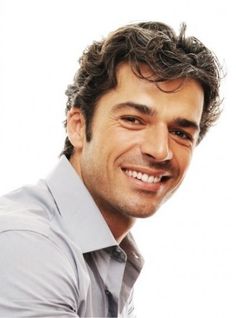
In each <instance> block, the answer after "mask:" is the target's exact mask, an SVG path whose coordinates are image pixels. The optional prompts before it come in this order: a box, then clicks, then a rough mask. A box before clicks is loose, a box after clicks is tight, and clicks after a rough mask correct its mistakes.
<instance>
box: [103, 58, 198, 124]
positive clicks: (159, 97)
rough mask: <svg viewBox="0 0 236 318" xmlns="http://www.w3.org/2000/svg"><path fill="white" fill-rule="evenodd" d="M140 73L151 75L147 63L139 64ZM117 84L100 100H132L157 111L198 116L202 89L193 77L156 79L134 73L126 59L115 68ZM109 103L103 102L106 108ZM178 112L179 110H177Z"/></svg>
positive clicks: (110, 102)
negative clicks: (151, 79) (155, 81)
mask: <svg viewBox="0 0 236 318" xmlns="http://www.w3.org/2000/svg"><path fill="white" fill-rule="evenodd" d="M141 71H142V74H143V75H144V76H145V77H146V76H147V77H149V78H151V76H152V73H151V72H150V69H149V68H148V67H147V66H142V69H141ZM116 75H117V86H116V87H115V88H114V89H112V90H110V91H109V92H108V93H106V94H104V95H103V96H102V98H101V100H102V102H103V103H104V104H105V103H106V102H107V104H109V105H110V106H112V105H115V104H119V103H125V102H127V101H128V102H133V103H139V104H143V105H147V106H148V107H150V108H152V109H153V110H155V111H156V112H159V111H167V110H168V112H172V113H173V112H175V111H176V110H177V111H178V112H184V114H185V115H186V116H190V117H195V120H198V119H199V120H200V117H201V113H202V108H203V102H204V93H203V89H202V87H201V85H200V84H199V83H198V82H197V81H195V80H193V79H185V80H184V79H176V80H171V81H165V82H161V83H158V85H157V84H156V83H154V82H150V81H148V80H145V79H141V78H139V77H137V76H136V75H135V74H134V72H133V71H132V69H131V67H130V66H129V64H128V63H123V64H120V65H119V66H118V68H117V74H116ZM108 108H109V106H108V105H106V110H108ZM178 115H179V114H178Z"/></svg>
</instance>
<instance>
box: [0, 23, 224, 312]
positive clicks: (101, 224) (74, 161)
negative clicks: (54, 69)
mask: <svg viewBox="0 0 236 318" xmlns="http://www.w3.org/2000/svg"><path fill="white" fill-rule="evenodd" d="M66 94H67V96H68V102H67V107H66V114H67V119H66V121H65V126H66V128H67V137H66V141H65V146H64V150H63V154H64V155H65V156H66V158H67V159H68V160H69V162H70V164H71V165H72V167H73V169H74V171H75V175H76V174H77V178H75V177H74V176H73V177H72V173H71V168H70V169H67V168H66V169H65V171H64V172H63V176H64V177H63V178H59V176H60V175H61V174H60V173H59V174H58V173H56V174H55V175H54V176H53V175H52V179H48V180H47V181H46V183H45V182H43V183H41V184H40V185H39V186H38V187H37V190H32V189H31V190H30V194H29V190H26V189H25V190H21V191H20V192H19V193H18V194H17V193H15V194H12V195H10V196H7V197H5V199H4V201H2V203H1V204H2V205H3V206H2V211H3V214H4V216H1V219H2V220H1V222H0V224H1V225H0V226H1V229H2V230H1V231H2V234H1V239H0V244H1V247H2V248H3V250H4V253H5V255H3V254H2V258H3V259H2V265H1V268H0V272H1V275H2V277H3V278H4V279H3V282H4V284H3V285H1V287H2V286H3V288H2V292H1V293H2V297H3V300H2V304H1V306H2V310H9V312H10V311H11V310H12V311H13V313H14V314H15V313H16V311H17V313H16V314H15V315H18V316H20V315H21V316H22V317H23V316H24V315H25V316H24V317H26V314H25V313H26V312H27V311H28V312H30V311H31V310H32V307H33V306H34V308H36V310H38V313H39V312H40V315H38V316H40V317H43V315H44V316H45V315H46V316H47V317H49V316H48V315H49V313H50V312H51V316H52V317H53V315H54V316H56V317H59V315H60V314H61V316H63V315H64V316H65V315H67V316H68V317H69V315H71V316H72V317H73V315H74V316H76V315H80V316H89V315H90V316H97V315H98V316H99V315H100V316H104V315H105V316H117V315H118V312H119V313H121V312H123V313H124V314H123V316H124V317H129V315H131V314H132V305H131V303H130V297H131V295H132V287H133V284H134V282H135V280H136V278H137V276H138V273H139V271H140V269H141V266H142V259H141V257H140V256H139V255H138V252H137V251H136V248H135V245H134V242H133V240H132V238H131V235H130V229H131V228H132V226H133V225H134V223H135V220H136V218H144V217H149V216H151V215H152V214H153V213H155V212H156V211H157V210H158V209H159V208H160V206H161V205H162V204H163V203H164V202H165V201H166V200H167V199H168V198H169V197H170V196H171V195H172V194H173V193H174V192H175V191H176V190H177V189H178V187H179V186H180V184H181V183H182V180H183V179H184V176H185V173H186V171H187V169H188V167H189V164H190V162H191V158H192V154H193V151H194V149H195V147H196V145H197V144H198V143H199V142H200V141H201V139H202V138H203V136H204V135H205V133H206V131H207V130H208V129H209V127H210V126H211V125H212V124H213V123H214V121H215V120H216V118H217V115H218V114H219V70H218V64H217V60H216V59H215V56H214V55H213V54H212V53H211V52H210V51H209V50H208V49H207V48H206V47H205V46H204V45H203V44H202V43H201V42H200V41H198V40H197V39H196V38H193V37H186V36H185V27H184V26H183V27H182V29H181V32H180V34H179V35H178V36H177V35H176V34H175V33H174V31H173V30H172V29H171V28H170V27H169V26H167V25H165V24H162V23H158V22H144V23H138V24H133V25H128V26H125V27H123V28H120V29H118V30H117V31H115V32H113V33H112V34H110V35H109V36H108V37H107V38H106V39H105V40H102V41H101V42H94V43H93V44H92V45H91V46H90V47H89V48H88V49H87V50H86V51H85V52H84V54H83V56H82V58H81V59H80V68H79V70H78V72H77V74H76V76H75V78H74V82H73V84H72V85H70V86H69V87H68V89H67V92H66ZM62 162H64V163H63V165H62V166H61V168H62V169H64V168H65V167H64V165H66V166H68V162H67V161H65V158H64V159H62ZM66 162H67V163H66ZM63 167H64V168H63ZM73 175H74V174H73ZM68 176H70V177H69V178H68ZM78 176H79V177H80V180H81V182H80V185H78ZM64 179H65V180H67V181H66V182H65V180H64ZM75 179H76V180H77V181H75ZM82 188H83V190H82ZM62 189H63V191H61V190H62ZM84 190H85V191H84ZM88 194H89V197H90V199H86V200H85V201H84V198H87V197H88ZM16 201H17V203H16ZM36 201H37V203H36ZM20 202H22V204H20ZM8 210H9V211H8ZM32 215H33V216H32ZM3 218H4V222H3ZM8 228H9V230H6V229H8ZM14 228H15V229H14ZM13 229H14V230H13ZM88 231H89V232H88ZM16 243H17V244H19V248H16V245H17V244H16ZM34 246H35V248H34ZM118 246H120V247H118ZM114 247H115V248H114ZM27 250H28V251H29V252H26V251H27ZM25 252H26V253H25ZM90 252H91V253H90ZM52 256H53V260H55V261H54V262H53V263H52V262H48V261H47V260H48V259H50V257H51V258H52ZM22 258H23V259H22ZM21 259H22V260H21ZM25 268H27V272H26V271H23V269H25ZM28 268H29V269H28ZM6 271H7V273H6ZM4 272H5V273H6V274H5V275H4V274H3V273H4ZM18 276H20V279H18ZM3 290H6V293H5V292H3ZM105 290H107V291H105ZM12 297H13V299H14V302H12ZM0 308H1V307H0ZM9 308H10V309H9ZM45 310H46V311H48V312H49V313H48V312H46V314H45ZM65 313H66V314H65ZM30 315H31V316H32V317H33V316H35V317H37V314H35V315H34V314H32V312H31V313H30V314H29V316H30ZM10 316H11V317H13V316H14V315H13V314H11V315H10ZM31 316H30V317H31ZM5 317H6V315H5Z"/></svg>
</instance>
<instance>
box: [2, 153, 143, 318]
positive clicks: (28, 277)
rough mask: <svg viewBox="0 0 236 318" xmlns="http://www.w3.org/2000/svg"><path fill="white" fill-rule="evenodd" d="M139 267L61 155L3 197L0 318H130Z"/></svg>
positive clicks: (131, 245) (131, 248)
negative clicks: (45, 173) (49, 168)
mask: <svg viewBox="0 0 236 318" xmlns="http://www.w3.org/2000/svg"><path fill="white" fill-rule="evenodd" d="M98 186H99V185H98ZM142 265H143V258H142V256H141V255H140V254H139V252H138V250H137V248H136V245H135V242H134V240H133V238H132V235H131V234H130V233H129V234H128V235H127V236H126V237H125V239H124V240H123V241H122V243H121V244H120V245H118V244H117V242H116V240H115V239H114V237H113V235H112V233H111V232H110V230H109V228H108V226H107V224H106V222H105V220H104V219H103V217H102V215H101V213H100V211H99V210H98V208H97V206H96V205H95V203H94V201H93V199H92V197H91V196H90V194H89V192H88V191H87V189H86V187H85V186H84V184H83V182H82V181H81V180H80V178H79V176H78V175H77V173H76V172H75V170H74V169H73V167H72V166H71V164H70V162H69V161H68V160H67V159H66V157H64V156H62V158H61V159H60V161H59V163H58V165H57V166H56V168H55V169H54V171H53V172H52V173H51V174H50V175H49V177H48V178H47V179H46V180H41V181H40V182H39V183H38V184H37V185H35V186H30V187H23V188H21V189H19V190H16V191H14V192H11V193H10V194H8V195H5V196H4V197H2V198H1V199H0V317H4V318H8V317H10V318H13V317H24V318H25V317H40V318H42V317H47V318H49V317H54V318H59V317H68V318H69V317H134V311H133V302H132V291H133V285H134V283H135V281H136V279H137V277H138V275H139V273H140V270H141V268H142Z"/></svg>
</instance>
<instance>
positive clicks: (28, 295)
mask: <svg viewBox="0 0 236 318" xmlns="http://www.w3.org/2000/svg"><path fill="white" fill-rule="evenodd" d="M0 286H1V287H0V317H4V318H14V317H16V318H23V317H24V318H26V317H36V318H39V317H40V318H43V317H47V318H50V317H51V318H52V317H53V318H60V317H66V318H72V317H73V318H74V317H79V316H78V314H77V312H78V299H79V290H78V282H77V278H76V275H75V272H74V270H73V268H72V266H71V263H70V261H69V260H68V258H67V257H66V256H65V254H64V253H63V251H62V250H60V248H58V246H57V245H56V244H55V243H54V242H53V241H51V240H50V239H49V238H48V237H47V236H44V235H42V234H40V233H37V232H33V231H22V230H10V231H5V232H2V233H0Z"/></svg>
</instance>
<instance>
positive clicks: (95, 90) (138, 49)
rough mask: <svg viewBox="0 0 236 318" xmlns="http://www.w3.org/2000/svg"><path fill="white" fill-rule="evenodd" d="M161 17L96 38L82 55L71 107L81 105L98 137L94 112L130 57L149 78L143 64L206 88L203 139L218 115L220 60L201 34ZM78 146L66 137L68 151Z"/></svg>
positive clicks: (156, 75)
mask: <svg viewBox="0 0 236 318" xmlns="http://www.w3.org/2000/svg"><path fill="white" fill-rule="evenodd" d="M185 29H186V26H185V25H184V24H183V25H182V26H181V30H180V34H179V35H176V34H175V32H174V31H173V29H171V28H170V27H169V26H167V25H165V24H163V23H160V22H142V23H137V24H131V25H127V26H124V27H121V28H119V29H118V30H116V31H114V32H112V33H111V34H110V35H109V36H108V37H107V38H106V39H104V40H102V41H100V42H94V43H93V44H92V45H91V46H89V47H88V48H87V50H85V51H84V53H83V55H82V57H81V58H80V68H79V70H78V71H77V73H76V75H75V77H74V83H73V84H72V85H69V86H68V89H67V91H66V95H67V96H68V101H67V108H66V112H67V111H68V110H69V109H71V107H78V108H80V109H81V111H82V112H83V114H84V116H85V119H86V135H87V140H88V141H89V140H90V139H91V137H92V129H91V127H92V118H93V114H94V111H95V108H96V103H97V101H98V100H99V98H100V97H101V96H102V95H103V94H105V93H106V92H107V91H109V90H110V89H112V88H114V87H115V86H116V85H117V78H116V71H117V66H118V65H119V64H120V63H122V62H128V63H129V64H130V66H131V67H132V70H133V71H134V73H135V74H136V75H137V76H139V77H141V78H143V77H144V74H143V73H142V71H141V69H140V66H141V65H142V64H145V65H147V66H148V67H150V69H151V70H152V71H153V76H152V77H151V78H146V79H147V80H150V81H154V82H156V83H160V82H162V81H166V80H171V79H178V78H182V79H184V78H192V79H195V80H197V81H198V82H199V83H200V84H201V86H202V88H203V90H204V108H203V113H202V118H201V124H200V133H199V139H198V142H200V141H201V139H202V138H203V137H204V136H205V134H206V132H207V130H208V129H209V128H210V127H211V126H212V125H213V124H214V122H215V121H216V119H217V117H218V115H219V113H220V110H219V105H220V101H219V80H220V78H219V64H218V61H217V59H216V57H215V56H214V54H213V53H212V52H211V51H210V50H209V49H208V48H206V47H205V46H204V45H203V44H202V43H201V42H200V41H199V40H197V39H196V38H195V37H185ZM72 152H73V146H72V145H71V143H70V140H69V139H68V138H66V141H65V146H64V150H63V154H65V155H66V156H67V158H70V156H71V154H72Z"/></svg>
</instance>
